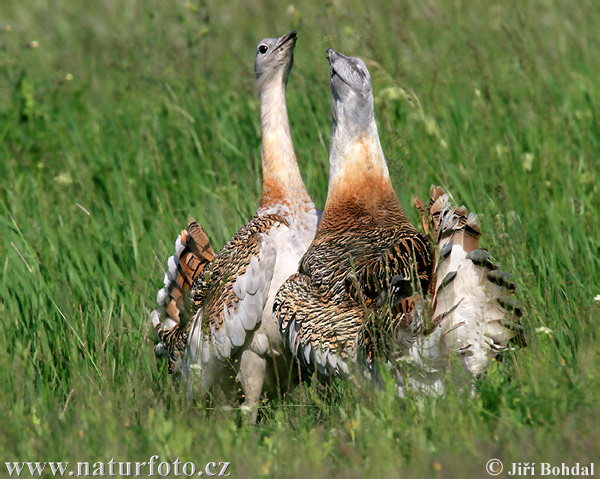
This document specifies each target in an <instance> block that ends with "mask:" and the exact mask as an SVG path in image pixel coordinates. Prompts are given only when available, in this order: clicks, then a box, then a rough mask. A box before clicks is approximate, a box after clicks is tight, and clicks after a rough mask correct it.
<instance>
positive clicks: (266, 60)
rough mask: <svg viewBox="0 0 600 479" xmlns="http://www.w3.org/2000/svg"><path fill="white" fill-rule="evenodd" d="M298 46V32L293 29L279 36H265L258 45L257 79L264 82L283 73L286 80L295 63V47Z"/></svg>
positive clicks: (255, 69)
mask: <svg viewBox="0 0 600 479" xmlns="http://www.w3.org/2000/svg"><path fill="white" fill-rule="evenodd" d="M295 46H296V32H295V31H291V32H289V33H286V34H285V35H283V36H282V37H279V38H265V39H263V40H261V41H260V42H259V43H258V45H257V47H256V60H255V61H254V72H255V73H256V80H257V81H258V82H259V84H262V83H264V82H266V81H268V79H270V78H272V77H274V76H276V75H277V74H278V73H282V74H283V80H284V82H285V81H287V77H288V75H289V73H290V70H291V69H292V65H293V64H294V47H295Z"/></svg>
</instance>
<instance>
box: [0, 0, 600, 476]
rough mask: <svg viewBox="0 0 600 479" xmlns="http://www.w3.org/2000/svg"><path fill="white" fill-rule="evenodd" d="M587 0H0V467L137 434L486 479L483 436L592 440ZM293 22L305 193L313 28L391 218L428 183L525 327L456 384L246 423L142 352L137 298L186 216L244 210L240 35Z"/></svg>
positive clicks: (575, 449) (333, 401)
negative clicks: (484, 254)
mask: <svg viewBox="0 0 600 479" xmlns="http://www.w3.org/2000/svg"><path fill="white" fill-rule="evenodd" d="M595 12H597V4H596V2H595V1H594V0H581V1H579V2H577V4H576V6H575V4H574V3H573V2H570V1H568V0H528V1H516V0H508V1H506V2H489V1H487V0H474V1H469V2H467V1H465V0H427V1H424V2H410V1H408V0H401V1H398V2H388V1H385V0H371V1H369V2H361V1H358V0H348V1H342V0H333V1H332V2H321V1H317V0H307V1H303V2H296V3H295V4H294V5H292V4H286V3H285V2H275V1H271V0H265V1H258V0H248V1H245V2H239V3H235V4H234V3H233V2H231V3H230V2H217V1H214V0H190V1H188V2H186V1H184V0H170V1H161V0H144V1H142V0H123V1H109V0H95V1H93V0H81V1H72V0H55V1H50V0H3V1H2V2H1V3H0V262H1V269H0V326H1V334H0V403H1V404H2V405H3V407H2V408H0V477H7V472H6V469H5V467H4V462H5V461H71V462H75V461H88V462H91V463H93V462H96V461H109V460H110V459H111V458H113V457H114V458H115V460H117V461H125V460H130V461H147V460H148V459H149V458H150V456H152V455H154V454H157V455H159V456H160V458H161V460H175V458H177V457H179V458H180V459H181V460H182V461H193V462H195V463H196V464H197V465H199V467H200V466H202V465H203V464H204V463H207V462H209V461H216V462H218V461H227V462H230V463H231V468H230V471H231V473H232V476H231V477H236V478H245V477H247V478H259V477H269V478H271V477H273V478H275V477H277V478H279V477H306V478H312V477H314V478H320V477H341V478H359V477H393V478H429V477H431V478H454V477H456V478H463V477H480V478H485V477H490V476H488V474H487V473H486V471H485V464H486V462H487V461H488V459H490V458H492V457H495V458H498V459H500V460H501V461H503V462H504V464H505V469H506V468H509V467H510V463H512V462H530V463H531V462H536V463H540V462H551V463H553V464H560V463H561V462H566V463H569V464H574V463H576V462H580V463H586V462H587V463H589V462H591V461H593V460H595V459H598V458H599V451H600V430H599V429H598V424H600V405H599V403H598V398H599V397H600V374H599V373H598V370H597V368H598V365H599V364H600V348H599V347H598V343H597V340H598V335H599V333H600V298H599V299H597V300H595V299H594V298H595V296H596V295H600V199H599V193H600V192H599V191H598V190H599V184H600V179H599V178H600V176H599V173H598V172H599V169H600V55H598V51H600V35H598V32H600V16H598V15H597V14H595ZM291 29H296V30H298V43H297V46H296V54H295V66H294V70H293V71H292V74H291V76H290V81H289V85H288V107H289V113H290V122H291V128H292V136H293V139H294V142H295V148H296V154H297V156H298V160H299V163H300V168H301V171H302V174H303V176H304V179H305V182H306V185H307V188H308V190H309V192H310V194H311V195H312V197H313V199H314V200H315V203H317V205H318V206H319V207H322V206H323V205H324V201H325V197H326V193H327V154H328V143H329V134H330V122H331V119H330V91H329V73H328V67H327V62H326V59H325V49H326V48H327V47H329V46H331V47H333V48H336V49H337V50H340V51H341V52H343V53H347V54H351V55H356V56H360V57H362V58H363V59H364V60H365V61H366V63H367V66H368V67H369V69H370V72H371V78H372V80H373V87H374V92H375V102H376V116H377V120H378V125H379V131H380V136H381V141H382V145H383V148H384V151H385V153H386V156H387V158H388V163H389V166H390V171H391V174H392V177H393V182H394V186H395V188H396V191H397V194H398V197H399V199H400V201H401V203H402V204H403V206H404V207H405V209H406V211H407V213H408V214H409V216H410V218H411V219H413V220H414V221H415V222H416V221H417V219H418V214H417V212H416V210H415V209H414V208H413V207H412V198H413V197H414V196H415V195H419V196H420V197H421V198H425V197H426V196H427V194H428V192H429V185H430V184H431V183H436V184H440V185H443V186H444V187H445V188H447V189H448V190H449V191H450V192H451V193H452V194H453V196H454V199H455V201H456V202H459V203H464V204H466V205H467V206H468V207H469V208H470V209H471V210H473V211H475V212H477V213H478V214H479V217H480V220H481V223H482V230H483V232H484V236H483V239H482V245H483V246H485V247H487V248H488V249H489V250H490V251H491V252H492V254H493V255H494V256H495V257H496V258H497V259H498V260H499V261H500V263H501V264H502V266H503V268H504V269H507V270H509V271H512V272H513V273H514V274H515V276H516V277H517V279H518V283H519V291H518V297H519V299H520V300H521V301H522V302H523V303H524V304H525V305H526V309H527V310H526V314H525V316H524V318H523V323H524V326H525V329H526V332H527V335H528V337H529V346H528V347H527V348H526V349H523V350H521V351H517V352H515V353H511V354H510V355H509V357H507V359H506V361H504V362H498V363H497V364H494V365H493V366H492V367H491V368H490V370H489V372H488V374H487V376H486V377H484V378H482V379H481V380H480V381H479V382H478V383H477V388H476V394H475V395H474V397H470V396H468V395H465V394H462V393H461V392H460V391H459V390H456V389H454V388H453V387H450V389H449V391H448V394H447V395H446V396H445V397H444V398H439V399H432V398H423V397H408V398H405V399H402V400H401V399H398V398H395V397H394V391H393V388H392V387H391V385H390V384H387V385H386V384H384V385H383V386H382V387H379V388H374V387H373V386H372V385H369V384H361V383H357V384H346V383H335V385H334V389H335V392H334V393H333V394H327V393H323V391H321V390H320V388H318V387H316V386H311V387H307V386H304V387H302V388H299V389H298V390H296V391H295V392H294V393H292V394H291V395H289V396H287V397H283V398H281V399H280V400H278V401H274V402H271V403H269V404H268V405H266V406H265V407H264V408H263V409H262V411H261V414H260V423H259V425H258V426H255V427H251V426H248V425H247V424H246V421H245V418H244V416H243V413H242V412H241V411H240V410H239V409H238V408H232V409H211V408H206V407H204V406H203V405H193V406H192V405H187V404H186V402H185V400H184V397H183V394H181V392H180V391H178V388H177V387H176V385H174V384H173V382H172V381H171V378H170V377H169V375H168V372H167V368H166V364H165V363H162V362H159V361H157V360H156V359H155V357H154V350H153V346H154V343H153V332H152V331H150V330H149V321H148V319H149V313H150V311H151V310H152V309H153V308H154V304H155V303H154V300H155V295H156V291H157V290H158V288H159V287H161V285H162V278H163V273H164V269H165V265H166V263H165V261H166V259H167V257H168V256H169V255H170V254H172V251H173V243H174V240H175V238H176V236H177V234H178V232H179V231H180V230H181V229H182V228H184V227H185V225H186V220H187V216H188V215H192V216H194V217H195V218H196V219H197V220H198V221H199V222H200V223H201V224H202V225H203V226H204V228H205V229H206V231H207V232H208V233H209V236H210V238H211V241H212V243H213V245H214V246H215V248H217V247H218V248H220V247H221V246H222V245H223V244H224V243H225V242H226V241H227V240H228V239H229V238H230V237H231V236H232V235H233V233H234V232H235V231H236V230H237V229H238V228H239V227H240V226H241V225H242V224H243V223H244V222H245V221H247V220H248V219H249V218H250V217H251V215H252V214H253V212H254V210H255V207H256V205H257V202H258V197H259V194H260V125H259V115H258V99H257V97H256V95H255V94H254V74H253V63H254V51H255V45H256V44H257V42H258V41H259V40H260V39H261V38H264V37H272V36H278V35H282V34H283V33H285V32H287V31H289V30H291ZM598 467H600V464H596V468H598ZM22 477H26V476H25V475H24V476H22ZM45 477H51V476H50V475H48V474H46V476H45ZM499 477H508V476H506V470H505V472H503V473H502V474H501V475H500V476H499Z"/></svg>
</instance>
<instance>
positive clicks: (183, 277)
mask: <svg viewBox="0 0 600 479" xmlns="http://www.w3.org/2000/svg"><path fill="white" fill-rule="evenodd" d="M214 256H215V253H214V251H213V249H212V247H211V245H210V241H209V239H208V236H207V235H206V233H205V232H204V230H203V229H202V227H201V226H200V225H199V224H198V223H197V222H196V221H195V220H194V219H193V218H189V219H188V229H187V230H182V231H181V234H180V235H179V236H178V237H177V240H176V241H175V254H174V255H173V256H171V257H169V259H168V261H167V265H168V269H167V272H166V273H165V278H164V288H161V289H160V290H159V291H158V294H157V295H156V302H157V304H158V308H157V309H155V310H154V311H152V313H151V314H150V321H151V322H152V326H153V327H154V330H155V332H156V334H157V337H158V339H159V341H160V342H159V343H158V344H157V346H156V354H157V355H159V356H168V357H169V358H170V361H169V370H170V371H173V367H174V364H173V363H174V361H175V359H176V358H175V357H174V352H175V350H176V349H178V346H179V345H178V344H176V343H177V342H178V341H179V340H181V339H183V338H182V334H181V333H183V330H185V329H186V327H187V326H188V324H189V321H190V320H191V314H189V313H191V311H190V312H187V311H186V305H185V302H186V300H187V294H188V292H189V290H190V288H191V286H192V283H193V282H194V280H195V279H196V277H197V276H198V275H199V274H200V273H201V272H202V271H203V270H204V269H205V268H206V266H207V265H208V264H209V263H210V262H211V261H212V259H213V258H214ZM186 313H188V314H186ZM188 316H190V317H188Z"/></svg>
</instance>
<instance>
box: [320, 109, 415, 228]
mask: <svg viewBox="0 0 600 479" xmlns="http://www.w3.org/2000/svg"><path fill="white" fill-rule="evenodd" d="M349 219H353V220H354V221H356V223H352V221H351V223H352V224H355V225H356V226H358V225H360V224H367V223H370V224H374V225H376V226H382V225H388V224H393V223H394V222H398V221H405V220H406V216H405V215H404V212H403V211H402V208H401V206H400V203H398V199H397V197H396V193H395V192H394V189H393V187H392V183H391V180H390V174H389V171H388V167H387V164H386V162H385V157H384V155H383V150H382V148H381V143H380V142H379V135H378V134H377V125H376V124H375V120H374V119H371V120H370V121H369V122H368V124H367V126H366V128H363V129H361V130H357V129H355V128H348V127H347V126H345V125H344V124H343V123H340V122H336V123H335V124H334V127H333V130H332V137H331V147H330V151H329V190H328V193H327V202H326V204H325V210H324V211H323V218H322V220H321V225H320V228H321V226H323V228H329V227H335V225H336V224H338V223H340V222H341V223H345V222H346V221H348V220H349Z"/></svg>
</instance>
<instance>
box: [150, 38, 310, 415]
mask: <svg viewBox="0 0 600 479" xmlns="http://www.w3.org/2000/svg"><path fill="white" fill-rule="evenodd" d="M295 43H296V32H290V33H288V34H286V35H284V36H282V37H280V38H267V39H264V40H262V41H261V42H260V43H259V44H258V46H257V49H256V60H255V65H254V69H255V73H256V80H257V90H258V92H259V95H260V115H261V135H262V138H261V143H262V144H261V152H262V180H263V181H262V183H263V187H262V194H261V198H260V203H259V206H258V209H257V211H256V214H255V215H254V217H253V218H252V219H251V220H250V221H249V222H248V223H246V224H245V225H244V226H243V227H242V228H241V229H240V230H239V231H238V232H237V233H236V234H235V235H234V236H233V238H232V239H231V240H230V241H229V242H228V243H227V244H226V245H225V246H224V247H223V248H222V250H221V251H220V252H219V253H218V254H217V255H216V256H214V258H210V260H209V256H210V255H207V254H205V255H204V256H194V259H197V258H200V263H201V264H202V266H201V267H200V268H196V269H194V273H193V274H192V277H193V281H192V284H191V286H190V287H189V291H188V296H189V300H188V302H187V303H186V301H181V304H182V305H183V309H181V308H180V307H179V306H178V305H179V304H180V303H178V302H177V298H176V299H175V308H173V307H171V312H169V311H168V308H169V305H170V304H171V302H172V300H173V299H172V298H171V295H170V294H169V292H170V291H172V290H174V289H175V290H176V289H177V288H176V287H175V286H174V284H175V283H185V284H186V285H187V279H182V277H183V278H188V277H189V276H188V275H187V273H186V271H185V270H182V269H181V268H180V263H181V261H179V262H178V261H176V260H170V261H169V271H168V272H167V275H166V277H165V288H164V289H163V290H161V291H166V293H160V292H159V297H158V301H159V304H161V305H162V309H164V310H165V312H161V311H160V310H159V311H157V312H155V313H153V315H152V321H153V324H154V327H155V329H156V331H157V333H158V336H159V339H160V340H161V343H159V346H158V352H160V353H164V352H166V353H168V355H169V357H170V361H171V363H172V367H171V370H172V371H174V372H178V373H180V374H181V375H182V376H183V377H184V381H185V383H186V386H187V391H188V397H194V396H196V395H197V394H198V393H200V394H203V393H206V392H208V391H210V390H211V388H212V387H213V384H215V383H217V382H219V383H220V382H222V381H224V380H225V379H226V378H229V377H230V376H231V371H232V368H233V370H234V373H235V375H237V379H238V380H239V381H240V382H241V386H242V390H243V393H244V397H245V400H244V404H245V406H246V407H247V408H249V411H250V420H251V421H252V422H255V421H256V417H257V405H258V403H259V400H260V397H261V394H262V392H263V386H264V383H265V381H268V382H269V383H270V384H273V385H276V383H277V382H278V380H280V379H281V378H280V377H279V373H278V368H279V367H283V368H286V367H287V365H289V360H286V359H285V357H286V351H285V349H284V348H283V344H282V340H281V335H280V333H279V331H278V328H277V324H276V322H275V320H274V319H273V318H272V314H271V311H272V305H273V300H274V297H275V293H276V292H277V290H278V289H279V287H280V286H281V284H282V283H283V282H284V281H285V280H286V279H287V278H288V277H289V276H290V275H291V274H293V273H295V272H296V271H297V268H298V263H299V260H300V258H301V257H302V255H303V254H304V252H305V251H306V249H307V247H308V246H309V244H310V242H311V240H312V239H313V237H314V234H315V231H316V228H317V223H318V214H317V210H316V208H315V206H314V203H313V202H312V200H311V198H310V197H309V195H308V193H307V191H306V188H305V186H304V183H303V181H302V177H301V175H300V171H299V169H298V164H297V162H296V156H295V153H294V147H293V144H292V139H291V135H290V128H289V120H288V113H287V105H286V98H285V89H286V85H287V80H288V75H289V73H290V70H291V69H292V65H293V50H294V47H295ZM190 233H191V232H190ZM185 236H186V239H187V240H188V242H189V238H190V237H192V238H193V235H191V234H187V235H185ZM181 243H182V245H183V249H184V250H185V247H186V246H185V245H186V244H187V243H186V242H185V241H182V242H181ZM178 248H179V250H181V247H176V255H175V256H176V257H180V254H179V253H177V250H178ZM210 252H211V253H212V249H211V250H210ZM206 260H209V261H210V262H208V261H206ZM196 263H197V262H196V261H194V263H193V264H194V265H196ZM186 304H189V307H187V306H186ZM175 316H178V317H179V319H178V318H176V317H175ZM268 361H272V362H273V364H272V365H269V366H268V364H267V363H268ZM274 376H276V377H274ZM225 382H227V381H225Z"/></svg>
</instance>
